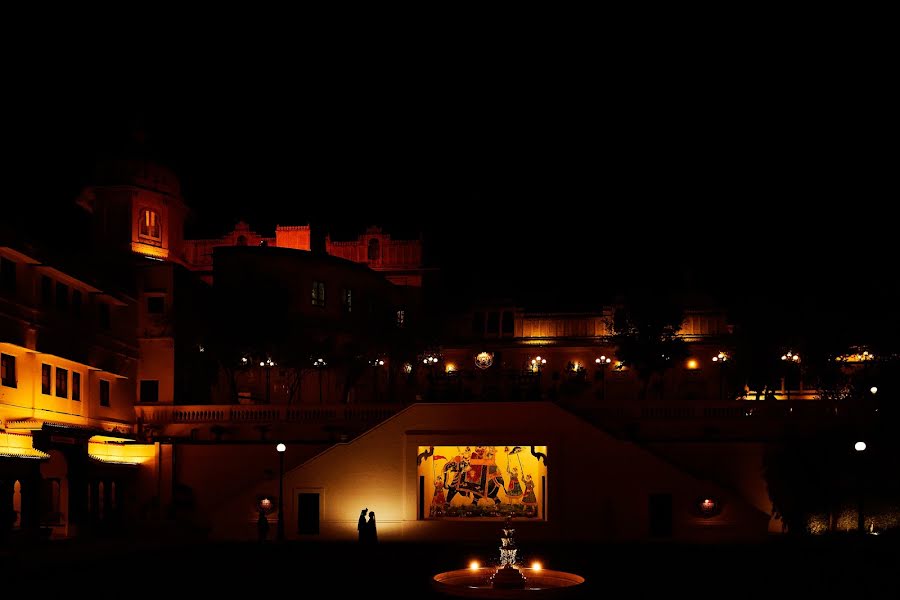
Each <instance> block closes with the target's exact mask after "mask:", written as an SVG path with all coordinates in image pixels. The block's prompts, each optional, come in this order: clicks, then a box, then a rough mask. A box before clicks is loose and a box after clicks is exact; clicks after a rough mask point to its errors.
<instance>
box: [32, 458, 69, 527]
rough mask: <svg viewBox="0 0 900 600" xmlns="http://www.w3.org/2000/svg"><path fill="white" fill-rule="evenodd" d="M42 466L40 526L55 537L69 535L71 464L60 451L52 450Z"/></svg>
mask: <svg viewBox="0 0 900 600" xmlns="http://www.w3.org/2000/svg"><path fill="white" fill-rule="evenodd" d="M49 454H50V459H49V460H48V461H46V462H44V463H42V464H41V504H40V513H39V515H40V524H41V526H42V527H50V528H52V529H53V535H54V536H67V535H68V534H69V463H68V461H67V460H66V456H65V455H64V454H63V453H62V452H60V451H59V450H50V452H49Z"/></svg>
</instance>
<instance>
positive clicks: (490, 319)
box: [487, 310, 500, 335]
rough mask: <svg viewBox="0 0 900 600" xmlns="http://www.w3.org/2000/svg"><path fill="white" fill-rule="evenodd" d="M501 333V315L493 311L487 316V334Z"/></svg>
mask: <svg viewBox="0 0 900 600" xmlns="http://www.w3.org/2000/svg"><path fill="white" fill-rule="evenodd" d="M498 333H500V313H499V312H497V311H496V310H492V311H491V312H489V313H488V315H487V334H488V335H497V334H498Z"/></svg>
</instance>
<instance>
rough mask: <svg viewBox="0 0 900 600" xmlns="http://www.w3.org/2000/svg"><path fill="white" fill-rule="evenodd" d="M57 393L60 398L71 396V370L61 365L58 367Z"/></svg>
mask: <svg viewBox="0 0 900 600" xmlns="http://www.w3.org/2000/svg"><path fill="white" fill-rule="evenodd" d="M56 395H57V396H58V397H60V398H68V397H69V372H68V371H67V370H66V369H60V368H59V367H56Z"/></svg>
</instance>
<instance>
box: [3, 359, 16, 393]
mask: <svg viewBox="0 0 900 600" xmlns="http://www.w3.org/2000/svg"><path fill="white" fill-rule="evenodd" d="M0 383H2V384H3V385H5V386H6V387H11V388H14V387H16V357H15V356H13V355H11V354H0Z"/></svg>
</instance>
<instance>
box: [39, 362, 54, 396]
mask: <svg viewBox="0 0 900 600" xmlns="http://www.w3.org/2000/svg"><path fill="white" fill-rule="evenodd" d="M52 368H53V367H51V366H50V365H41V393H42V394H46V395H47V396H49V395H50V372H51V370H52Z"/></svg>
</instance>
